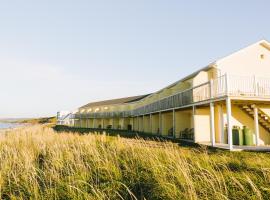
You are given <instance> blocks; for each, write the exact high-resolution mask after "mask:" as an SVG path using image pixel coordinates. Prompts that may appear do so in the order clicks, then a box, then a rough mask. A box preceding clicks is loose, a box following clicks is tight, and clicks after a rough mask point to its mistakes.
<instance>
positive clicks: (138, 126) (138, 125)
mask: <svg viewBox="0 0 270 200" xmlns="http://www.w3.org/2000/svg"><path fill="white" fill-rule="evenodd" d="M137 129H138V130H137V131H138V132H140V120H139V116H137Z"/></svg>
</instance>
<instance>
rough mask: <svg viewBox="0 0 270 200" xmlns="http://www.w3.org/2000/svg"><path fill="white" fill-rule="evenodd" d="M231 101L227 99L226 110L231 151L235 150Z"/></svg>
mask: <svg viewBox="0 0 270 200" xmlns="http://www.w3.org/2000/svg"><path fill="white" fill-rule="evenodd" d="M231 106H232V105H231V99H230V98H229V97H227V99H226V110H227V124H228V145H229V149H230V150H232V149H233V141H232V121H231V118H232V107H231Z"/></svg>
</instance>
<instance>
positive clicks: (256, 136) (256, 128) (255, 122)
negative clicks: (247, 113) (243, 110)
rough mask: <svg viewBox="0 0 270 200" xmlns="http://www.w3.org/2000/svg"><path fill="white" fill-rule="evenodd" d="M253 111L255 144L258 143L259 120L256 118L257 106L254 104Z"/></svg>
mask: <svg viewBox="0 0 270 200" xmlns="http://www.w3.org/2000/svg"><path fill="white" fill-rule="evenodd" d="M253 111H254V127H255V142H256V146H258V145H259V134H260V132H259V120H258V108H257V107H256V106H255V105H254V107H253Z"/></svg>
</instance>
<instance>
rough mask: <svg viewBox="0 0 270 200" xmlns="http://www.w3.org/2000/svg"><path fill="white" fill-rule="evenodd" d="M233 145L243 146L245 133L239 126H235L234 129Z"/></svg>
mask: <svg viewBox="0 0 270 200" xmlns="http://www.w3.org/2000/svg"><path fill="white" fill-rule="evenodd" d="M232 135H233V145H243V141H244V139H243V131H242V129H241V128H240V127H239V126H234V127H233V129H232Z"/></svg>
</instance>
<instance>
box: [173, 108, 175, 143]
mask: <svg viewBox="0 0 270 200" xmlns="http://www.w3.org/2000/svg"><path fill="white" fill-rule="evenodd" d="M173 137H174V138H175V110H174V109H173Z"/></svg>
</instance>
